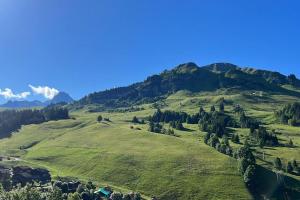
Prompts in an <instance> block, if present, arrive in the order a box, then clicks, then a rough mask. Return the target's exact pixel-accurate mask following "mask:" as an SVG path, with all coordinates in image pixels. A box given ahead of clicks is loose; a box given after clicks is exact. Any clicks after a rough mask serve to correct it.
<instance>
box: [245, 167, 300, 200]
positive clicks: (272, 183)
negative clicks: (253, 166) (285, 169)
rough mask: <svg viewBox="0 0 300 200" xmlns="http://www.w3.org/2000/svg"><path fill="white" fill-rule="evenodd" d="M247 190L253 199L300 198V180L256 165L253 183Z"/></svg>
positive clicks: (279, 199)
mask: <svg viewBox="0 0 300 200" xmlns="http://www.w3.org/2000/svg"><path fill="white" fill-rule="evenodd" d="M249 191H250V192H251V194H252V195H253V198H254V199H255V200H263V199H276V200H291V199H300V181H299V180H297V179H295V178H292V177H289V176H285V175H284V174H282V173H275V172H273V171H271V170H268V169H267V168H265V167H262V166H259V165H258V166H257V173H256V178H255V183H253V185H252V186H251V187H249Z"/></svg>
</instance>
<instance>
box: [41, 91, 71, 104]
mask: <svg viewBox="0 0 300 200" xmlns="http://www.w3.org/2000/svg"><path fill="white" fill-rule="evenodd" d="M73 101H74V99H73V98H72V97H71V96H70V95H69V94H68V93H66V92H59V93H58V94H57V95H55V96H54V97H53V99H51V100H49V101H46V102H45V104H46V105H49V104H57V103H72V102H73Z"/></svg>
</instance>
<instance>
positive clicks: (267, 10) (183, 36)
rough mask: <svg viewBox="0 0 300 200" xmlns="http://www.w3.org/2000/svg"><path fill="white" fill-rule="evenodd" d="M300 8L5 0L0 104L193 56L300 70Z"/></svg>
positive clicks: (93, 86) (136, 76)
mask: <svg viewBox="0 0 300 200" xmlns="http://www.w3.org/2000/svg"><path fill="white" fill-rule="evenodd" d="M299 10H300V1H298V0H294V1H292V0H251V1H249V0H182V1H179V0H25V1H24V0H22V1H21V0H0V74H1V79H0V89H1V91H0V92H1V94H2V95H1V97H0V102H3V101H5V100H7V99H4V97H3V96H5V95H6V96H9V95H15V96H14V97H15V98H20V97H22V95H23V97H25V96H27V98H28V99H34V98H41V97H42V95H44V96H46V97H47V95H46V93H48V97H49V96H51V94H52V93H53V92H55V91H56V90H55V89H54V88H56V89H58V90H62V91H66V92H68V93H70V94H71V96H73V97H74V98H77V99H78V98H80V97H82V96H84V95H86V94H88V93H90V92H93V91H99V90H103V89H106V88H112V87H115V86H125V85H128V84H130V83H133V82H136V81H142V80H143V79H145V78H146V77H147V76H149V75H151V74H154V73H159V72H161V71H162V70H164V69H166V68H172V67H173V66H176V65H178V64H180V63H184V62H188V61H193V62H196V63H197V64H198V65H205V64H210V63H213V62H231V63H234V64H237V65H240V66H252V67H255V68H263V69H270V70H275V71H279V72H281V73H284V74H289V73H294V74H296V75H297V76H298V77H300V38H299V37H300V12H299ZM29 84H31V85H32V86H33V87H34V88H35V90H32V89H31V88H30V87H29V86H28V85H29ZM37 86H49V87H50V88H42V87H41V88H37ZM5 88H9V89H11V90H12V91H9V90H5ZM51 88H52V90H51ZM22 92H23V93H22ZM24 92H30V93H31V95H28V94H27V93H24ZM33 93H38V94H39V95H36V94H35V95H33ZM18 95H19V96H18Z"/></svg>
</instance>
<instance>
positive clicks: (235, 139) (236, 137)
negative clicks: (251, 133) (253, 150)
mask: <svg viewBox="0 0 300 200" xmlns="http://www.w3.org/2000/svg"><path fill="white" fill-rule="evenodd" d="M231 141H232V142H234V143H237V144H239V143H240V136H239V135H238V134H232V136H231Z"/></svg>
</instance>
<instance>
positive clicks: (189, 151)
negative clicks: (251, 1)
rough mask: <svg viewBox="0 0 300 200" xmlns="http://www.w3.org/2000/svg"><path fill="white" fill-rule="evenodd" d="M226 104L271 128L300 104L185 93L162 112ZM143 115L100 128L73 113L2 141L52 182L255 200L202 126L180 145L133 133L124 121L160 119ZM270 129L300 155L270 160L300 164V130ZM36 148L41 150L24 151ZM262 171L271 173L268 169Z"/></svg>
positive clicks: (286, 152) (285, 151) (287, 152)
mask: <svg viewBox="0 0 300 200" xmlns="http://www.w3.org/2000/svg"><path fill="white" fill-rule="evenodd" d="M220 97H225V99H226V100H227V101H228V102H229V104H230V102H234V103H239V104H241V105H242V106H243V107H245V108H246V110H247V113H248V114H249V115H251V116H255V117H258V118H260V119H262V120H263V122H264V123H266V124H271V123H272V122H273V121H274V119H273V118H272V114H273V111H274V109H276V108H278V107H279V106H281V105H282V103H284V102H289V101H293V100H296V99H295V98H293V97H289V96H270V95H264V96H263V97H261V96H259V95H258V96H256V95H252V96H251V95H248V94H247V95H241V94H235V95H228V94H225V93H222V91H221V92H218V93H202V94H197V95H189V94H187V93H185V92H179V93H177V94H175V95H172V96H170V97H169V98H168V99H167V100H166V101H165V102H164V103H163V104H164V105H165V107H164V108H163V109H172V110H182V111H187V112H189V113H195V112H197V111H198V109H199V105H203V106H204V107H205V108H206V109H208V108H209V107H210V106H211V105H212V104H214V103H215V102H217V101H218V99H219V98H220ZM144 107H145V108H146V110H144V111H139V112H134V113H125V114H124V113H102V115H103V116H104V117H109V118H110V119H111V120H112V122H109V123H104V122H103V123H97V122H96V117H97V115H98V114H99V113H97V114H91V113H86V112H84V111H81V112H75V113H72V115H74V116H75V117H76V120H65V121H57V122H48V123H44V124H41V125H30V126H26V127H23V128H22V130H21V131H20V133H17V134H15V135H14V136H13V137H12V138H10V139H4V140H1V141H0V153H2V154H12V155H20V156H21V157H22V159H23V160H24V161H25V162H27V163H29V164H33V165H40V166H43V167H47V168H49V169H50V170H51V172H52V174H53V175H54V176H56V175H59V176H74V177H79V178H82V179H86V180H88V179H91V180H93V181H96V182H99V183H100V184H110V185H113V186H116V187H118V188H119V189H121V190H123V189H124V190H127V189H128V190H134V191H139V192H141V193H143V194H145V195H148V196H151V195H157V196H159V197H161V199H184V200H185V199H251V198H252V196H251V194H250V193H249V191H248V190H247V188H246V187H245V186H244V183H243V181H242V178H241V177H240V176H239V174H238V173H237V170H236V161H235V160H234V159H232V158H230V157H227V156H225V155H223V154H220V153H218V152H216V151H215V150H214V149H212V148H210V147H208V146H206V145H204V144H203V142H202V141H201V140H202V135H203V134H202V133H201V132H199V131H198V128H197V126H196V125H188V128H189V129H191V130H192V131H190V132H180V131H176V134H178V135H179V137H172V136H164V135H159V134H152V133H149V132H148V131H147V126H146V125H134V126H135V127H140V128H141V129H142V130H132V129H130V127H129V126H130V125H132V124H131V123H130V122H128V121H126V120H130V119H132V117H133V116H134V115H136V116H138V117H145V116H148V115H149V114H152V113H153V112H154V110H153V109H152V108H150V106H149V105H145V106H144ZM231 109H232V106H231V105H228V106H226V110H228V111H230V110H231ZM186 126H187V125H186ZM269 127H270V128H272V129H273V128H275V129H277V130H278V131H280V132H281V133H282V134H281V135H280V136H279V137H280V139H281V140H282V142H283V143H285V142H287V140H288V138H289V137H291V138H293V141H294V143H295V145H296V148H286V147H278V148H273V149H271V148H268V149H265V150H264V151H265V154H266V159H267V160H272V158H273V157H274V156H279V157H282V158H283V159H284V162H285V161H286V160H290V159H292V158H295V159H297V160H300V151H299V145H300V134H299V132H300V128H291V127H288V126H284V125H278V124H273V123H272V125H269ZM236 131H237V132H238V133H240V134H241V135H243V136H246V135H247V134H248V131H247V130H243V129H236ZM243 136H242V138H243ZM33 141H36V142H38V144H37V145H34V146H33V147H31V148H29V149H27V150H25V151H24V150H22V151H21V150H18V148H19V147H20V146H21V145H25V146H26V145H29V146H30V144H31V143H32V142H33ZM257 151H258V152H259V151H261V150H260V149H257ZM258 155H259V154H258ZM259 163H260V164H261V165H263V166H265V167H267V168H271V165H270V163H268V162H266V161H259ZM295 178H297V177H295Z"/></svg>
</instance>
